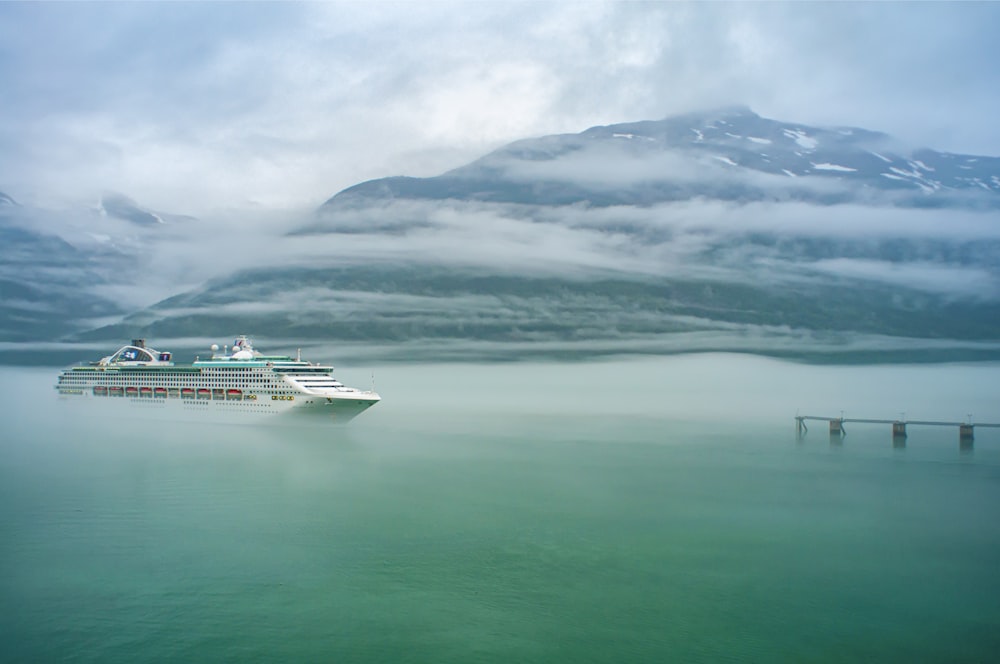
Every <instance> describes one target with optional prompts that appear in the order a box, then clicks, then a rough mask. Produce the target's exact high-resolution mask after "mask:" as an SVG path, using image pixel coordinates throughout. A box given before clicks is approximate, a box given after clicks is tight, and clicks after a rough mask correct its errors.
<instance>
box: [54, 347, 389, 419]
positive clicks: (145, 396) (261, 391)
mask: <svg viewBox="0 0 1000 664" xmlns="http://www.w3.org/2000/svg"><path fill="white" fill-rule="evenodd" d="M218 350H219V347H218V346H216V345H215V344H213V345H212V357H211V359H208V360H201V359H196V360H195V361H194V362H192V363H190V364H182V363H174V362H173V361H171V354H170V353H168V352H161V351H158V350H154V349H153V348H150V347H148V346H147V345H146V342H145V340H144V339H133V340H132V343H131V344H130V345H128V346H123V347H121V348H120V349H118V351H117V352H116V353H114V354H113V355H109V356H108V357H105V358H103V359H101V360H100V361H99V362H92V363H90V364H89V365H83V366H74V367H70V368H68V369H66V370H64V371H63V372H62V374H60V376H59V381H58V383H57V384H56V390H58V392H59V394H60V395H61V396H66V397H74V398H75V399H81V400H93V401H88V402H89V403H90V404H91V405H94V406H96V405H98V403H100V404H101V405H104V404H106V405H108V406H113V405H118V406H119V407H121V408H128V407H133V408H140V407H143V408H149V409H157V410H163V411H164V413H165V414H166V413H167V412H170V413H172V414H176V415H183V414H201V413H204V414H206V415H223V416H226V415H231V416H236V419H237V420H247V419H252V420H255V421H256V420H257V418H256V417H254V416H256V415H290V416H295V418H296V419H299V416H303V417H304V418H305V419H308V420H313V421H323V420H328V421H334V422H347V421H349V420H351V419H352V418H354V417H356V416H357V415H359V414H360V413H361V412H363V411H365V410H367V409H368V408H370V407H372V406H374V405H375V404H376V403H378V402H379V401H380V400H381V397H379V395H378V394H376V393H375V392H374V391H362V390H358V389H355V388H353V387H346V386H345V385H343V384H342V383H341V382H340V381H338V380H337V379H335V378H334V377H333V367H331V366H325V365H320V364H312V363H310V362H305V361H303V360H302V359H301V358H292V357H286V356H277V355H274V356H272V355H263V354H261V353H260V352H258V351H256V350H254V348H253V345H252V344H251V342H250V340H249V339H248V338H247V337H246V336H240V337H237V338H236V340H235V341H233V346H232V349H230V348H229V347H228V346H226V347H224V350H223V352H222V353H219V352H218ZM75 399H74V400H75ZM181 419H183V418H181ZM213 419H214V418H213ZM224 419H226V420H231V419H233V418H231V417H225V418H224Z"/></svg>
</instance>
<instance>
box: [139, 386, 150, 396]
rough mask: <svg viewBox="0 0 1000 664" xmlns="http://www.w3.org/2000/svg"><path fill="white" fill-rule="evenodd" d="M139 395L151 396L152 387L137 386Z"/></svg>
mask: <svg viewBox="0 0 1000 664" xmlns="http://www.w3.org/2000/svg"><path fill="white" fill-rule="evenodd" d="M139 396H140V397H151V396H153V388H151V387H140V388H139Z"/></svg>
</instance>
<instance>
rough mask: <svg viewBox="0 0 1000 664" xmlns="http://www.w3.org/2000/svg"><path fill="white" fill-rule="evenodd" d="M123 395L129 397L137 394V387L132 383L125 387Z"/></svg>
mask: <svg viewBox="0 0 1000 664" xmlns="http://www.w3.org/2000/svg"><path fill="white" fill-rule="evenodd" d="M125 395H126V396H129V397H137V396H139V388H138V387H134V386H132V385H130V386H128V387H126V388H125Z"/></svg>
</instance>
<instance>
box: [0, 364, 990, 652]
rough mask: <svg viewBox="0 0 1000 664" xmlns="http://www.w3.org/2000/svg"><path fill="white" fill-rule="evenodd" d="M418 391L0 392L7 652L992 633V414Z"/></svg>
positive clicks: (677, 644) (826, 641)
mask: <svg viewBox="0 0 1000 664" xmlns="http://www.w3.org/2000/svg"><path fill="white" fill-rule="evenodd" d="M447 371H450V370H447ZM32 375H37V374H32ZM46 380H47V378H45V379H44V380H42V379H39V380H38V381H36V382H39V383H44V382H45V381H46ZM418 382H419V381H415V382H414V384H416V383H418ZM26 384H28V385H35V383H34V382H32V381H30V380H29V381H27V383H26ZM5 394H6V395H7V396H8V397H9V396H10V393H9V392H7V393H5ZM399 396H400V395H399V394H398V393H397V394H396V397H397V399H398V398H399ZM456 399H458V396H456ZM414 401H419V402H420V404H421V408H420V409H414V410H412V411H407V410H406V409H401V410H397V411H394V410H393V408H392V407H390V406H389V401H388V400H387V401H386V403H385V404H380V405H379V406H378V407H377V408H383V406H385V408H384V409H383V412H382V414H381V415H380V414H379V411H378V410H377V409H373V410H372V412H371V413H368V414H366V415H364V416H363V418H366V419H362V418H359V420H358V421H357V422H355V423H354V424H352V425H351V426H350V427H348V428H347V429H341V430H338V431H336V432H335V433H330V432H310V431H294V430H287V429H282V428H258V427H253V428H236V429H234V428H224V427H213V426H190V425H176V426H174V425H170V426H163V425H159V426H156V427H149V426H144V425H143V424H142V423H124V422H114V421H106V420H105V421H101V422H96V423H95V422H89V423H87V424H86V425H83V424H81V423H80V422H79V421H77V420H70V419H67V418H62V417H60V416H59V415H58V414H59V411H58V410H57V407H55V406H52V407H51V409H50V410H49V411H48V412H49V416H45V415H38V416H37V417H36V416H33V417H31V418H28V417H26V416H25V415H26V413H25V412H23V411H22V412H21V413H20V415H18V414H17V413H10V414H9V417H8V420H7V421H8V427H7V435H6V437H5V438H4V440H3V442H2V445H0V565H2V567H0V572H2V576H0V641H2V643H3V652H2V654H0V659H3V660H5V661H13V662H47V661H77V662H136V661H184V662H199V661H204V662H218V661H233V662H248V661H261V662H285V661H288V662H292V661H315V662H334V661H336V662H653V661H656V662H663V661H679V662H687V661H703V662H714V661H788V662H804V661H810V662H837V661H883V662H887V661H899V662H903V661H906V662H909V661H941V662H952V661H993V660H994V658H995V656H996V653H997V652H1000V524H998V516H1000V507H998V505H1000V432H998V433H997V434H990V433H988V432H983V433H981V434H980V435H979V436H978V437H977V440H976V443H975V445H974V446H973V447H972V448H971V449H964V450H963V449H961V448H960V447H959V445H958V440H957V434H956V432H952V431H950V430H940V431H938V430H933V431H932V430H927V431H924V432H920V433H919V434H918V433H917V432H913V433H911V436H910V439H909V440H908V442H907V445H906V446H905V447H903V448H899V447H893V445H892V441H891V439H890V438H889V435H888V431H882V430H879V429H869V430H854V431H851V432H850V434H849V435H848V437H847V438H845V439H843V440H840V439H834V440H831V439H830V438H829V436H828V435H827V433H826V432H825V431H823V430H822V428H820V430H819V431H817V430H816V429H814V430H813V431H811V432H810V433H809V434H808V435H807V436H806V438H805V439H804V440H797V439H796V436H795V430H794V426H793V423H792V420H791V417H788V418H785V419H784V420H781V421H775V422H770V421H767V420H763V421H754V422H751V423H749V424H747V423H745V422H737V421H714V422H708V421H684V420H683V419H678V418H676V417H653V416H637V415H635V414H631V413H629V414H624V413H622V414H615V413H611V414H608V415H602V414H601V413H600V412H597V411H596V410H595V409H593V408H590V407H585V406H584V405H581V406H580V408H579V409H578V412H576V413H575V414H567V413H566V412H561V413H558V414H552V415H547V414H546V413H545V411H544V408H542V409H534V410H532V411H531V412H504V411H503V410H502V409H501V408H500V406H499V404H504V403H506V402H504V400H503V399H502V398H500V397H498V398H497V401H496V403H497V404H498V407H497V408H495V409H494V408H490V407H489V405H488V404H489V403H490V400H489V399H487V398H485V397H484V398H483V400H482V402H481V403H480V404H479V406H478V407H477V408H471V407H468V403H466V402H463V404H464V405H463V408H462V410H461V412H449V410H448V409H447V408H445V407H444V404H437V405H435V401H434V399H433V398H428V397H426V396H424V397H419V398H418V397H417V396H414ZM53 403H54V401H53ZM418 411H419V412H418Z"/></svg>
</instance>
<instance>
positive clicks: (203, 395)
mask: <svg viewBox="0 0 1000 664" xmlns="http://www.w3.org/2000/svg"><path fill="white" fill-rule="evenodd" d="M198 398H199V399H211V398H212V390H210V389H208V388H205V387H199V388H198Z"/></svg>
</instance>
